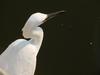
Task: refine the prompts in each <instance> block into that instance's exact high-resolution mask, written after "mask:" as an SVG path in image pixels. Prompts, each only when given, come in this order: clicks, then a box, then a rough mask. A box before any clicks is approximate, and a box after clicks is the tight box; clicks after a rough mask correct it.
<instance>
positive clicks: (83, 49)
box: [0, 0, 100, 75]
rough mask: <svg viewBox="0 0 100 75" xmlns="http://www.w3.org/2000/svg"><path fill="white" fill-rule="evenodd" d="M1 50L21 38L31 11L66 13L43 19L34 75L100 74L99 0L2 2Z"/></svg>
mask: <svg viewBox="0 0 100 75" xmlns="http://www.w3.org/2000/svg"><path fill="white" fill-rule="evenodd" d="M1 7H2V8H1V12H0V13H1V14H0V19H1V21H0V22H1V24H0V53H2V52H3V51H4V50H5V49H6V48H7V46H8V45H9V44H10V43H11V42H13V41H14V40H16V39H18V38H21V28H22V27H23V26H24V24H25V22H26V21H27V19H28V18H29V16H30V15H31V14H32V13H35V12H38V11H39V12H43V13H51V12H55V11H59V10H66V13H63V14H61V15H58V16H56V17H55V18H53V19H51V20H49V21H48V22H46V23H44V24H43V25H42V26H41V27H42V28H43V30H44V34H45V35H44V40H43V44H42V46H41V49H40V52H39V54H38V62H37V68H36V72H35V75H73V74H74V75H99V71H100V60H99V59H100V50H99V49H100V45H99V44H100V42H99V40H100V36H99V35H100V28H99V27H100V26H99V25H100V2H99V1H96V0H19V1H18V0H5V1H3V3H2V5H1Z"/></svg>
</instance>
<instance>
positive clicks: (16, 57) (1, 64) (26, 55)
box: [0, 11, 64, 75]
mask: <svg viewBox="0 0 100 75" xmlns="http://www.w3.org/2000/svg"><path fill="white" fill-rule="evenodd" d="M61 12H64V11H59V12H55V13H52V14H43V13H34V14H32V15H31V16H30V17H29V19H28V21H27V22H26V24H25V26H24V27H23V28H22V31H23V36H24V37H25V38H30V40H25V39H18V40H16V41H14V42H13V43H11V44H10V45H9V46H8V48H7V49H6V50H5V51H4V52H3V53H2V54H1V55H0V75H34V72H35V68H36V57H37V54H38V52H39V49H40V46H41V43H42V40H43V30H42V28H40V27H39V26H40V25H41V24H42V23H44V22H45V21H47V20H48V19H50V18H52V17H54V16H55V15H56V14H59V13H61Z"/></svg>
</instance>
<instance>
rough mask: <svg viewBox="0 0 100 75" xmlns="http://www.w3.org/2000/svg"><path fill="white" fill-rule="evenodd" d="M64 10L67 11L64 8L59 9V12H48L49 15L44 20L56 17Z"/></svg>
mask: <svg viewBox="0 0 100 75" xmlns="http://www.w3.org/2000/svg"><path fill="white" fill-rule="evenodd" d="M64 12H65V11H64V10H62V11H58V12H54V13H50V14H47V15H48V17H47V18H46V19H45V20H44V22H46V21H47V20H49V19H51V18H53V17H55V16H56V15H58V14H61V13H64Z"/></svg>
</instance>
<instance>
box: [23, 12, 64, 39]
mask: <svg viewBox="0 0 100 75" xmlns="http://www.w3.org/2000/svg"><path fill="white" fill-rule="evenodd" d="M62 12H64V11H58V12H54V13H51V14H44V13H39V12H38V13H34V14H32V15H31V16H30V17H29V19H28V21H27V22H26V24H25V26H24V27H23V29H22V31H23V36H24V37H25V38H30V36H31V32H32V30H34V28H36V27H37V26H40V25H41V24H43V23H44V22H46V21H47V20H49V19H51V18H53V17H55V16H56V15H57V14H59V13H62Z"/></svg>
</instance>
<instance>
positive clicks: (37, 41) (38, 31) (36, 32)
mask: <svg viewBox="0 0 100 75" xmlns="http://www.w3.org/2000/svg"><path fill="white" fill-rule="evenodd" d="M42 40H43V30H42V28H40V27H35V28H34V29H33V31H32V34H31V40H30V43H32V44H33V45H35V46H37V47H38V48H40V46H41V44H42Z"/></svg>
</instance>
